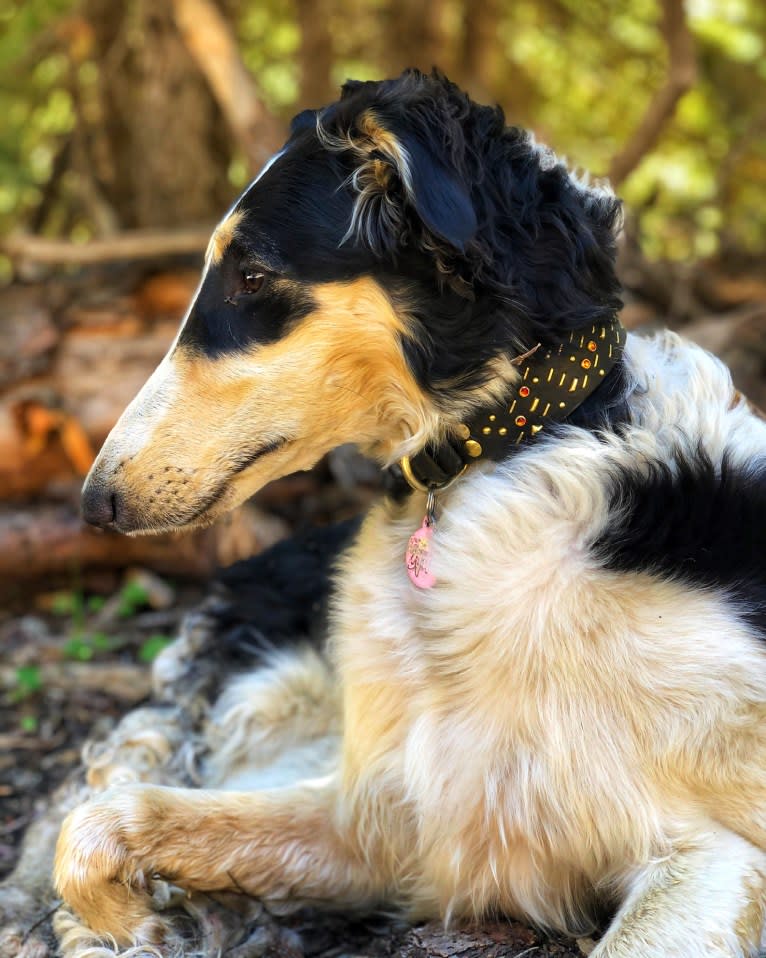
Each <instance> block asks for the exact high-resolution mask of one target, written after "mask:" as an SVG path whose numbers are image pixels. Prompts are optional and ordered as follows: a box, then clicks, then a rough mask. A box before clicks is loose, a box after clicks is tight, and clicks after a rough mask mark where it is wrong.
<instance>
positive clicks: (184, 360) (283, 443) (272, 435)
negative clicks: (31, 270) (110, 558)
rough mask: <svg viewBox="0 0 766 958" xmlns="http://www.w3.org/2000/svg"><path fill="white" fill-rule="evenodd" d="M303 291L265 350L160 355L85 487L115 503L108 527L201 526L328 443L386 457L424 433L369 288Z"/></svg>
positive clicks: (424, 414) (305, 463)
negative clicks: (283, 329) (303, 304)
mask: <svg viewBox="0 0 766 958" xmlns="http://www.w3.org/2000/svg"><path fill="white" fill-rule="evenodd" d="M311 295H312V297H313V299H314V301H315V303H316V308H315V309H314V310H313V311H312V312H310V313H309V314H308V315H307V316H304V317H303V318H302V319H301V320H300V321H299V322H298V323H297V325H295V326H294V327H293V328H292V329H291V330H290V331H289V332H288V333H287V335H286V336H284V338H281V339H279V340H277V341H276V342H272V343H266V344H254V345H252V346H251V347H250V348H248V349H246V350H242V351H237V352H230V353H224V354H222V355H220V356H218V357H215V358H211V357H210V356H207V355H204V354H203V353H201V352H198V351H196V350H194V349H193V348H190V347H189V346H185V345H183V343H181V342H179V343H178V344H177V345H176V346H175V347H174V348H173V349H171V351H170V353H169V354H168V356H167V357H166V358H165V359H164V360H163V362H162V363H161V365H160V366H159V368H158V369H157V370H156V372H155V373H154V375H153V376H152V377H151V379H150V380H149V381H148V383H147V384H146V386H145V387H144V389H143V390H142V391H141V393H139V395H138V396H137V397H136V399H135V400H134V401H133V403H132V404H131V405H130V406H129V407H128V409H127V410H126V411H125V413H124V414H123V416H122V418H121V419H120V421H119V422H118V423H117V425H116V426H115V428H114V430H113V431H112V433H111V434H110V436H109V438H108V440H107V442H106V444H105V446H104V448H103V449H102V451H101V454H100V455H99V457H98V459H97V461H96V463H95V465H94V467H93V469H92V470H91V475H90V476H89V479H88V482H89V483H107V484H108V485H109V487H110V489H111V490H112V494H114V495H116V496H118V497H119V499H120V501H121V503H122V504H123V508H122V509H121V510H120V515H121V516H124V518H123V519H122V522H118V524H117V528H118V529H120V530H121V531H126V532H134V533H135V532H149V531H159V530H164V529H172V528H180V527H187V526H192V525H199V524H205V523H208V522H211V521H213V520H214V519H215V518H217V517H218V516H220V515H221V514H222V513H224V512H225V511H227V510H229V509H231V508H233V507H234V506H235V505H237V504H238V503H240V502H242V501H243V500H244V499H246V498H247V497H248V496H250V495H252V494H253V493H254V492H255V491H256V490H257V489H259V488H260V487H261V486H263V485H264V484H265V483H267V482H270V481H271V480H272V479H275V478H278V477H279V476H283V475H285V474H287V473H290V472H294V471H296V470H300V469H308V468H310V467H311V466H312V465H313V464H314V463H315V462H316V461H317V460H318V459H319V458H320V457H321V456H322V455H323V454H324V453H326V452H327V451H329V450H330V449H332V448H334V447H335V446H337V445H339V444H341V443H344V442H356V443H358V444H359V445H360V446H361V447H362V448H363V449H365V450H366V451H368V452H370V453H372V454H374V455H376V456H377V457H379V458H380V459H381V460H383V461H386V460H389V459H391V458H392V457H394V456H395V455H396V452H397V450H398V447H400V446H401V445H402V444H405V443H406V441H407V440H408V438H410V437H414V436H417V435H418V434H421V435H422V434H423V433H428V432H430V431H432V430H433V429H434V428H435V426H434V422H435V418H436V415H435V412H434V410H433V409H432V408H431V407H430V405H429V403H428V401H427V400H426V398H425V397H424V395H423V393H422V392H421V390H420V389H419V388H418V386H417V384H416V383H415V381H414V379H413V377H412V374H411V373H410V372H409V370H408V368H407V365H406V362H405V359H404V356H403V354H402V350H401V346H400V337H401V336H402V335H405V334H406V330H405V329H404V326H403V321H402V319H401V318H400V317H399V316H398V315H397V314H396V312H395V311H394V309H393V307H392V305H391V303H390V302H389V300H388V298H387V297H386V295H385V293H384V292H383V291H382V290H381V288H380V287H379V285H378V284H377V283H376V282H375V281H374V280H373V279H371V278H362V279H358V280H354V281H351V282H348V283H327V284H320V285H315V286H313V288H312V289H311Z"/></svg>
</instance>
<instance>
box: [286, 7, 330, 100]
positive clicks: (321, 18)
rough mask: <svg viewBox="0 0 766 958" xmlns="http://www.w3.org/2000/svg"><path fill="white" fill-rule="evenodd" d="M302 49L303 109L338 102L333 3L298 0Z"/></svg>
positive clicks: (300, 94)
mask: <svg viewBox="0 0 766 958" xmlns="http://www.w3.org/2000/svg"><path fill="white" fill-rule="evenodd" d="M295 9H296V12H297V14H298V25H299V27H300V31H301V47H300V70H301V73H300V93H299V95H298V102H299V105H300V107H302V108H306V107H319V106H324V105H325V104H326V103H329V102H330V101H331V100H333V99H335V95H336V92H337V91H336V90H335V85H334V84H333V81H332V64H333V56H334V50H333V42H332V32H331V21H330V18H331V16H332V0H295Z"/></svg>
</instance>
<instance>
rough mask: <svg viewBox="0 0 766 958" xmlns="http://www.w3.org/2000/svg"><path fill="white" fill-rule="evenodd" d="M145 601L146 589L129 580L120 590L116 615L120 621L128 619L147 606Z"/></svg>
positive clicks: (146, 597)
mask: <svg viewBox="0 0 766 958" xmlns="http://www.w3.org/2000/svg"><path fill="white" fill-rule="evenodd" d="M147 599H148V596H147V594H146V589H145V588H144V587H143V586H142V585H141V584H140V583H139V582H135V581H133V580H129V581H128V582H126V583H125V585H124V586H123V587H122V588H121V589H120V605H119V607H118V609H117V615H119V617H120V618H121V619H129V618H130V617H131V616H132V615H135V614H136V612H139V611H140V610H141V609H143V608H144V607H145V606H146V605H147V604H148V603H147Z"/></svg>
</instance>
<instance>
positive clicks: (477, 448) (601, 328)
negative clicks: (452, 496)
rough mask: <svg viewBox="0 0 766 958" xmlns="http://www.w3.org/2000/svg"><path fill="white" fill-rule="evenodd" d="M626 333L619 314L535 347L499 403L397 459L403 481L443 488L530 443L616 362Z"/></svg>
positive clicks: (598, 382) (523, 359) (580, 400)
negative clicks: (475, 466)
mask: <svg viewBox="0 0 766 958" xmlns="http://www.w3.org/2000/svg"><path fill="white" fill-rule="evenodd" d="M625 337H626V332H625V329H624V327H623V326H622V324H621V323H620V321H619V319H618V318H617V317H614V318H613V319H612V320H610V321H608V322H606V323H604V324H595V325H589V326H587V327H584V328H581V329H577V330H573V331H572V332H571V333H570V334H569V338H568V340H566V341H564V342H562V343H560V344H559V345H558V346H554V347H551V348H545V347H542V346H536V347H534V348H533V349H531V350H529V351H528V352H526V353H524V354H523V355H522V356H520V357H518V359H516V360H514V364H516V365H518V366H519V367H520V371H521V376H520V378H519V380H518V382H517V383H516V384H515V385H514V386H513V387H512V388H511V390H510V391H509V393H508V395H507V396H506V398H505V401H504V402H503V403H502V404H499V405H497V406H493V407H491V408H485V409H482V410H480V411H479V412H478V413H477V414H476V415H475V416H474V417H473V418H472V419H471V420H469V421H468V422H466V423H462V424H461V425H460V426H458V428H457V430H456V433H455V435H454V436H453V437H452V438H451V439H450V440H449V441H448V442H446V443H444V444H443V445H442V446H440V447H439V448H438V449H429V448H427V449H423V450H421V451H420V452H418V453H417V454H416V455H414V456H412V457H405V458H403V459H402V460H400V462H399V466H400V468H401V471H402V475H403V476H404V479H405V480H406V482H407V484H408V485H409V486H410V487H411V488H413V489H417V490H420V491H423V492H426V491H428V490H429V489H436V490H438V489H440V488H444V487H445V486H446V485H447V484H449V483H450V482H452V481H453V480H454V479H455V478H457V476H459V475H460V474H461V473H462V472H464V471H465V469H466V468H467V467H468V466H469V465H470V464H471V463H472V462H476V461H480V460H482V459H490V460H495V461H497V460H500V459H503V458H505V457H506V456H507V455H508V454H509V453H510V452H511V451H512V449H513V447H515V446H521V445H524V444H527V443H530V442H533V441H534V440H535V439H536V438H537V437H539V436H540V435H541V434H543V433H544V431H545V428H546V425H548V424H550V423H556V422H564V421H565V420H566V419H567V418H568V417H569V416H571V415H572V413H573V412H574V411H575V410H576V409H577V408H578V407H579V406H580V405H581V404H582V403H583V402H584V401H585V400H586V399H587V398H588V397H589V396H590V395H591V394H592V393H593V392H595V390H596V389H598V387H599V386H600V385H601V383H602V382H603V381H604V380H605V379H606V378H607V376H608V375H609V373H610V372H611V370H612V369H613V368H614V367H615V366H616V365H617V363H618V362H619V361H620V359H621V357H622V353H623V350H624V348H625Z"/></svg>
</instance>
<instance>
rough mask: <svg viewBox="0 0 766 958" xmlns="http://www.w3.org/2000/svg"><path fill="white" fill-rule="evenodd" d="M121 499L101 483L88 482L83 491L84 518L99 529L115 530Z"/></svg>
mask: <svg viewBox="0 0 766 958" xmlns="http://www.w3.org/2000/svg"><path fill="white" fill-rule="evenodd" d="M118 512H119V499H118V497H117V494H116V493H115V492H112V490H111V489H110V488H109V486H107V485H103V484H102V483H100V482H87V483H86V484H85V488H84V489H83V491H82V517H83V519H84V520H85V521H86V522H87V523H88V524H89V525H92V526H98V528H99V529H113V528H114V527H115V525H116V524H117V514H118Z"/></svg>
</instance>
